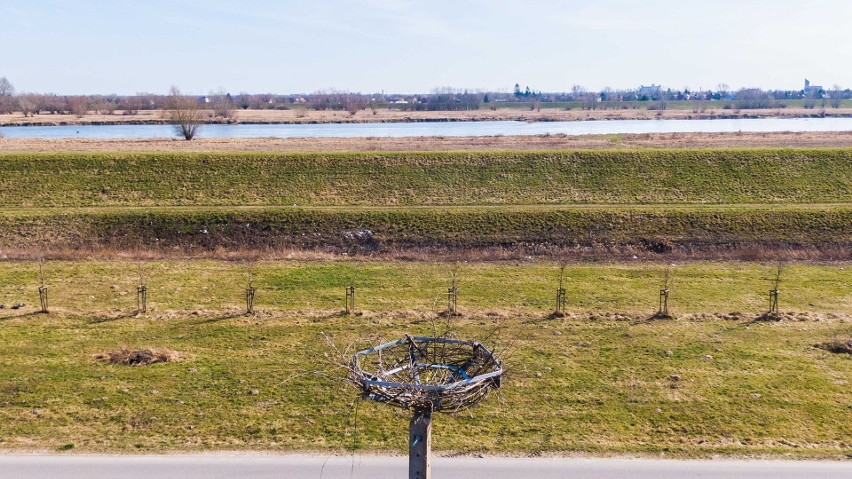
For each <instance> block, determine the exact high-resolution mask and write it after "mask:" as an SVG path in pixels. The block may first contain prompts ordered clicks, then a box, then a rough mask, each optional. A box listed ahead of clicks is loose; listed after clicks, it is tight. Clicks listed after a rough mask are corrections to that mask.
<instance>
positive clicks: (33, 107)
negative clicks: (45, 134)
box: [18, 93, 39, 117]
mask: <svg viewBox="0 0 852 479" xmlns="http://www.w3.org/2000/svg"><path fill="white" fill-rule="evenodd" d="M18 108H20V109H21V113H23V114H24V117H27V116H33V115H35V114H36V113H38V112H39V98H38V96H36V95H34V94H32V93H27V94H24V95H20V96H18Z"/></svg>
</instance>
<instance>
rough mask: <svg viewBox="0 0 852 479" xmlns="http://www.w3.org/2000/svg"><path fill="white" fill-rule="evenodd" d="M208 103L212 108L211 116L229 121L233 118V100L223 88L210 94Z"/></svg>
mask: <svg viewBox="0 0 852 479" xmlns="http://www.w3.org/2000/svg"><path fill="white" fill-rule="evenodd" d="M210 103H211V106H212V107H213V114H214V115H216V116H221V117H222V118H225V119H229V118H233V116H234V100H233V99H232V98H231V94H230V93H228V92H227V91H225V89H224V88H219V89H218V90H216V91H215V92H212V93H210Z"/></svg>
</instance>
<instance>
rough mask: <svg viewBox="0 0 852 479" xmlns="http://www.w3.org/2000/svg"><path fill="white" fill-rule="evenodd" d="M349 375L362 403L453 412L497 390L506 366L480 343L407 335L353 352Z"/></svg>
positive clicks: (416, 409) (471, 404)
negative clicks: (355, 385)
mask: <svg viewBox="0 0 852 479" xmlns="http://www.w3.org/2000/svg"><path fill="white" fill-rule="evenodd" d="M368 369H369V370H368ZM349 375H350V377H349V380H350V381H352V382H353V383H355V384H357V385H358V386H359V387H360V388H361V393H362V397H363V398H364V399H368V400H371V401H376V402H381V403H387V404H391V405H394V406H397V407H401V408H404V409H411V410H414V411H450V412H452V411H458V410H461V409H465V408H468V407H471V406H473V405H475V404H476V403H478V402H479V401H480V400H482V399H483V398H485V396H487V395H488V393H489V392H490V391H491V390H493V389H497V388H499V387H500V378H501V376H502V375H503V367H502V365H501V363H500V360H499V359H498V358H497V357H495V355H494V353H493V352H491V351H489V350H488V349H487V348H486V347H485V346H483V345H482V344H480V343H479V342H477V341H463V340H459V339H452V338H444V337H441V338H435V337H427V336H409V335H405V337H403V338H402V339H398V340H396V341H391V342H389V343H384V344H381V345H378V346H374V347H371V348H368V349H365V350H363V351H358V352H357V353H355V354H354V355H353V356H352V360H351V362H350V364H349Z"/></svg>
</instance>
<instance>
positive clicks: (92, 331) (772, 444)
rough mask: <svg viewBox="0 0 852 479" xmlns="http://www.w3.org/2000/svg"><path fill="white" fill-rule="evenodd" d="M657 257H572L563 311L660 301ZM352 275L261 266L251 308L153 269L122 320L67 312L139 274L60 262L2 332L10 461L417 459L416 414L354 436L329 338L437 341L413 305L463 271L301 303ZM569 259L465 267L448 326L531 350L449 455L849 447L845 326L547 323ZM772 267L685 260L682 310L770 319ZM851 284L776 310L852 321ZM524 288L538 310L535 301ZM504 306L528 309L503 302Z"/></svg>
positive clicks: (349, 403) (799, 280) (833, 270)
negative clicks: (411, 437) (249, 454)
mask: <svg viewBox="0 0 852 479" xmlns="http://www.w3.org/2000/svg"><path fill="white" fill-rule="evenodd" d="M2 266H3V268H2V271H3V275H2V276H3V278H2V283H0V284H2V285H3V286H2V294H3V296H4V298H5V297H8V295H9V294H10V291H11V293H12V294H13V295H15V294H18V292H19V290H18V289H17V288H18V285H21V284H22V283H28V282H31V281H33V279H34V276H35V270H34V269H33V267H32V265H25V264H18V263H11V264H9V263H4V264H2ZM662 267H663V265H613V266H593V265H578V266H576V267H571V268H569V271H568V273H569V277H570V280H569V284H568V291H569V296H570V297H569V304H571V307H572V309H573V310H575V311H576V310H585V309H586V308H606V309H601V310H597V312H598V313H602V312H603V311H613V310H616V309H626V310H636V311H647V310H649V309H653V307H654V306H655V299H656V298H655V295H656V281H655V280H656V278H657V276H658V273H659V270H660V269H661V268H662ZM354 268H355V266H354V265H353V264H351V263H294V264H290V263H288V264H283V265H280V264H260V265H258V268H257V270H256V278H257V282H258V287H259V292H258V300H259V305H258V308H259V309H260V310H261V311H260V313H259V314H258V316H255V317H240V316H236V315H235V314H233V313H234V311H231V314H220V312H215V311H207V312H203V313H202V314H199V315H196V314H191V311H194V310H193V309H187V308H196V307H200V306H205V307H222V308H228V307H235V305H237V304H239V295H240V287H239V285H240V284H241V283H242V282H243V280H244V279H245V278H244V276H243V275H242V274H241V271H240V268H239V267H238V266H237V265H230V264H226V263H217V262H176V263H155V264H150V265H148V273H147V274H148V276H149V284H150V286H151V288H152V289H151V300H152V301H153V302H154V303H156V304H155V307H154V312H153V313H152V314H151V315H148V316H141V317H121V316H104V315H101V314H79V315H78V314H65V313H62V312H61V311H60V310H61V309H62V308H71V307H72V306H73V309H86V308H91V309H92V310H95V309H97V308H98V307H97V306H95V305H96V304H98V303H104V302H105V303H108V304H111V305H112V306H111V307H112V308H116V309H121V310H124V311H126V310H128V309H130V308H131V306H130V303H132V301H133V299H132V294H124V295H122V294H121V293H122V292H124V291H126V290H132V288H133V278H132V276H133V268H132V265H130V264H121V263H67V264H55V263H50V264H48V267H47V270H48V281H49V286H50V288H51V289H50V291H51V294H53V295H54V297H55V302H56V305H57V306H56V308H57V311H60V312H55V313H51V314H50V315H46V316H40V315H26V316H17V317H13V318H10V317H8V316H4V317H3V319H2V321H0V357H2V358H3V360H2V361H0V449H7V450H33V449H36V450H45V449H46V450H67V449H69V448H73V450H74V451H81V452H150V453H154V452H167V451H204V450H271V451H321V452H331V451H342V450H345V449H347V448H351V447H353V446H354V447H355V448H356V449H357V450H358V451H381V452H396V453H404V451H405V450H406V447H407V446H406V437H407V436H406V431H407V429H406V428H407V425H408V419H409V415H408V414H407V413H405V412H401V411H396V410H393V409H391V408H388V407H385V406H382V405H375V404H369V403H361V404H359V405H358V408H357V427H356V419H355V418H356V413H355V411H354V408H353V405H354V404H355V403H356V402H357V400H356V397H357V392H356V391H355V390H353V389H352V388H350V387H346V386H344V385H343V384H342V383H341V382H340V381H338V380H336V379H335V377H334V368H330V367H328V364H327V363H328V362H329V361H330V360H334V359H335V358H336V353H335V352H334V351H333V350H332V349H331V347H330V346H329V345H328V343H327V342H326V340H325V339H324V337H325V336H329V337H330V338H332V340H333V342H334V343H335V344H337V345H338V346H340V347H346V346H349V345H353V346H360V345H365V344H368V343H370V342H375V341H379V340H380V339H381V338H396V337H401V335H402V334H404V333H416V334H431V333H433V325H432V323H431V322H429V321H428V320H426V318H429V317H431V314H429V313H422V312H418V311H412V310H411V309H410V308H415V309H416V308H425V309H427V310H428V309H429V308H430V306H429V304H431V298H432V297H433V293H438V292H439V291H440V289H441V288H442V287H444V286H445V283H444V281H445V280H446V275H447V269H448V268H447V265H397V264H390V263H370V264H365V265H362V266H361V267H360V268H359V271H360V272H359V274H358V278H359V279H358V281H359V283H358V284H359V285H362V286H361V287H360V288H359V290H358V291H359V301H363V305H364V306H363V307H364V308H370V309H374V310H380V311H383V312H367V313H365V314H364V315H363V316H351V317H341V316H338V315H331V314H326V313H323V312H309V311H304V312H302V313H300V312H298V309H297V308H305V309H307V308H318V309H331V310H334V309H337V306H336V305H338V304H342V298H341V297H340V296H338V293H340V295H341V296H342V287H343V285H344V284H346V282H347V281H348V279H349V278H350V277H351V275H352V274H353V273H354V272H355V270H354ZM556 269H557V268H556V267H555V266H554V265H517V266H516V265H475V266H463V267H462V269H461V270H460V278H461V284H460V298H459V299H460V305H461V307H462V308H463V309H464V310H465V312H466V315H465V316H464V317H463V318H460V319H458V320H454V321H453V323H452V326H453V328H454V329H455V331H456V333H457V334H458V335H459V336H460V337H465V338H489V342H491V343H493V345H497V346H498V347H499V348H501V349H502V348H503V347H506V346H509V345H510V344H511V345H512V347H513V349H514V350H515V351H514V352H513V353H512V354H511V355H509V356H507V357H506V358H505V359H506V366H507V368H508V373H507V376H506V379H505V380H504V382H503V388H502V389H501V391H500V394H499V395H497V396H494V397H491V398H489V399H488V400H486V401H485V402H484V403H483V404H482V406H481V407H479V408H477V409H474V410H472V411H470V412H469V413H468V412H467V411H465V412H463V413H461V414H458V415H454V416H453V415H438V416H437V417H436V420H435V424H434V429H433V433H434V448H435V450H436V451H440V452H462V453H478V452H484V453H491V454H539V453H557V454H571V453H577V452H588V453H593V454H610V453H614V454H640V455H643V454H649V455H658V454H660V453H663V452H665V453H666V454H667V455H670V456H675V457H711V456H714V455H736V456H767V455H768V456H781V455H783V456H784V457H794V458H832V459H840V458H843V457H844V456H847V455H848V454H850V453H852V443H850V440H849V438H850V437H852V423H850V421H849V408H850V407H851V406H852V393H850V389H849V380H850V377H852V358H850V357H849V356H848V355H838V354H831V353H828V352H826V351H824V350H821V349H816V348H813V347H812V345H813V344H815V343H819V342H823V341H826V340H830V339H833V338H839V337H848V336H850V334H852V326H850V323H849V320H848V316H840V317H835V318H834V319H831V318H828V317H827V316H823V317H822V319H821V320H819V321H814V320H813V318H814V316H811V317H810V319H809V320H807V321H787V322H781V323H755V322H752V321H751V320H748V319H744V320H738V321H732V320H728V321H723V320H703V321H702V320H698V318H697V317H696V318H693V319H691V320H688V319H683V318H682V319H678V320H675V321H652V322H646V321H616V320H612V319H603V318H601V317H600V316H595V317H598V318H599V319H596V320H591V319H589V318H590V317H592V316H591V315H590V314H580V315H571V316H569V317H568V318H563V319H556V320H554V319H545V315H544V314H543V313H542V312H541V311H540V310H538V309H537V308H542V309H543V308H544V307H546V306H547V303H548V301H547V300H548V297H549V293H550V292H552V289H553V288H554V287H555V280H556V271H555V270H556ZM770 270H771V268H769V267H768V266H767V267H759V266H756V265H746V266H742V265H739V264H710V263H704V264H690V265H688V266H684V267H683V268H681V267H678V268H677V269H676V270H675V273H674V277H673V278H674V279H673V284H672V289H673V295H672V303H673V309H675V310H678V309H680V310H704V311H713V310H722V311H727V310H728V309H729V308H732V307H736V308H738V309H745V308H755V309H757V308H759V307H760V305H761V303H762V301H761V297H762V295H763V290H765V289H766V287H765V282H766V281H768V278H769V277H770V276H771V272H770ZM848 273H849V269H848V265H846V266H826V267H821V266H814V265H794V266H790V267H789V268H788V270H787V272H786V273H785V274H786V276H785V278H786V280H785V282H784V283H782V290H783V291H784V296H782V309H787V308H792V309H799V308H802V309H804V310H817V311H819V310H821V311H826V310H831V309H834V308H841V309H842V310H843V311H846V312H847V313H848V311H849V301H850V298H849V288H848V279H849V276H848ZM99 282H100V284H98V283H99ZM109 283H115V284H116V285H117V287H118V288H117V289H116V290H113V289H110V284H109ZM10 284H13V285H15V286H14V288H13V289H12V290H10V286H9V285H10ZM419 287H423V288H425V289H426V291H423V292H418V291H417V288H419ZM22 288H23V287H22ZM204 288H207V289H204ZM31 289H32V288H23V289H21V290H20V292H21V293H23V292H24V291H26V292H27V293H26V294H32V293H31V292H30V291H31ZM752 295H753V298H752ZM92 296H93V297H94V299H91V298H90V297H92ZM208 296H210V297H212V299H207V297H208ZM113 297H115V298H118V299H119V300H118V301H113V300H112V299H113ZM527 297H529V298H531V301H532V303H530V304H527V305H524V304H523V298H527ZM690 298H691V299H690ZM337 299H341V301H339V302H338V301H337ZM276 302H277V303H276ZM809 302H814V303H813V304H815V306H810V304H809ZM273 303H276V304H275V306H273ZM84 305H88V306H84ZM501 307H502V308H506V307H517V308H518V309H512V310H496V311H493V310H492V308H494V309H496V308H501ZM273 308H274V310H273ZM166 309H168V310H170V311H171V312H170V313H169V314H166V313H165V310H166ZM534 310H535V311H534ZM843 318H847V319H843ZM495 331H497V332H498V333H497V335H496V336H492V334H493V333H494V332H495ZM124 347H127V348H130V349H134V348H148V347H163V348H169V349H171V350H173V351H175V352H177V353H179V354H180V357H181V360H180V361H179V362H169V363H162V364H154V365H150V366H125V365H107V364H103V363H102V362H101V361H98V360H97V359H96V358H95V355H97V354H99V353H104V352H109V351H116V350H119V349H121V348H124ZM326 353H327V354H328V356H326ZM313 371H321V372H323V373H330V374H331V376H325V375H318V374H311V372H313Z"/></svg>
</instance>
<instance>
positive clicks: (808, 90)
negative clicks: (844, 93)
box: [802, 78, 825, 98]
mask: <svg viewBox="0 0 852 479" xmlns="http://www.w3.org/2000/svg"><path fill="white" fill-rule="evenodd" d="M823 91H825V90H824V89H823V88H822V86H820V85H811V81H810V80H808V79H807V78H805V88H804V90H802V93H804V95H805V98H813V97H816V96H819V95H821V92H823Z"/></svg>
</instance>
